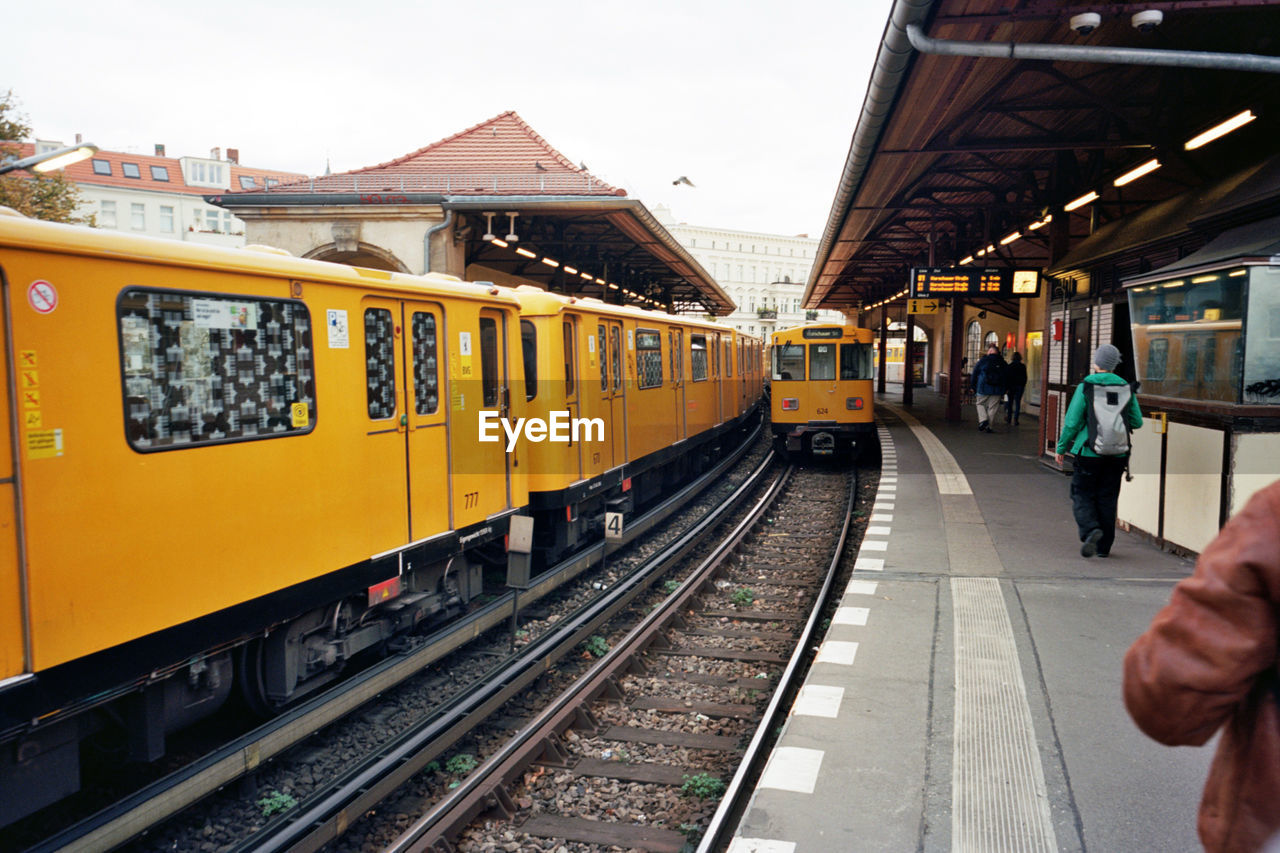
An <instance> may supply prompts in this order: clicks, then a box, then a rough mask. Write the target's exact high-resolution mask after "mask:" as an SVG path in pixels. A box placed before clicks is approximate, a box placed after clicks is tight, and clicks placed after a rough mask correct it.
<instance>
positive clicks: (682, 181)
mask: <svg viewBox="0 0 1280 853" xmlns="http://www.w3.org/2000/svg"><path fill="white" fill-rule="evenodd" d="M681 184H688V185H689V186H691V187H694V189H697V187H696V186H694V183H693V181H691V180H689V179H688V178H686V177H685V176H684V175H681V176H680V177H678V178H676V179H675V180H674V181H672V182H671V186H673V187H678V186H680V185H681Z"/></svg>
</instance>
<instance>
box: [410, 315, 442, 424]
mask: <svg viewBox="0 0 1280 853" xmlns="http://www.w3.org/2000/svg"><path fill="white" fill-rule="evenodd" d="M436 340H437V339H436V318H435V315H434V314H428V313H426V312H422V311H415V312H414V314H413V400H414V404H413V405H414V411H416V412H417V413H418V414H420V415H434V414H435V413H436V410H437V409H439V408H440V364H439V358H438V354H437V353H438V349H437V342H436Z"/></svg>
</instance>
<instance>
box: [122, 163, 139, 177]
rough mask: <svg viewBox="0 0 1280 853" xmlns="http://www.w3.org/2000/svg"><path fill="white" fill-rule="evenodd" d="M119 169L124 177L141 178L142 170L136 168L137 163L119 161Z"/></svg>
mask: <svg viewBox="0 0 1280 853" xmlns="http://www.w3.org/2000/svg"><path fill="white" fill-rule="evenodd" d="M120 171H121V172H123V173H124V176H125V177H126V178H138V179H139V180H141V178H142V170H141V169H139V168H138V164H137V163H121V164H120Z"/></svg>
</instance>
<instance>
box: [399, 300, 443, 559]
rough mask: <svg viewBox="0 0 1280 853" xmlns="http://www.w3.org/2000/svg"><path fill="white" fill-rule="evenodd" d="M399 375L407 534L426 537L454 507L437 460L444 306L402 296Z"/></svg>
mask: <svg viewBox="0 0 1280 853" xmlns="http://www.w3.org/2000/svg"><path fill="white" fill-rule="evenodd" d="M403 311H404V314H405V318H404V328H405V329H406V330H407V333H406V334H405V335H404V336H403V339H404V342H403V350H402V353H403V357H402V361H401V364H402V365H403V371H404V375H403V378H402V381H403V383H404V387H405V389H406V392H407V400H406V403H405V415H406V416H405V418H404V420H403V422H402V427H401V428H402V429H403V430H404V432H405V441H406V443H407V454H408V460H409V540H410V541H416V540H418V539H424V538H426V537H428V536H431V535H433V534H435V533H439V532H440V531H442V530H446V529H448V528H449V527H450V526H451V521H452V520H451V519H450V517H449V516H450V513H451V512H452V511H453V508H452V507H451V506H449V502H448V500H446V499H444V497H443V495H444V494H445V493H446V492H445V490H443V489H441V488H440V480H441V473H442V472H441V471H440V462H441V460H444V459H447V458H448V453H449V407H448V406H447V405H445V404H444V402H442V401H445V400H447V399H448V397H447V396H446V395H445V389H444V382H443V376H442V374H443V372H444V371H443V370H441V365H442V363H443V359H442V358H441V356H442V354H443V351H444V347H443V343H444V322H445V318H444V311H443V310H442V308H441V306H439V305H435V304H430V303H420V302H406V303H404V305H403Z"/></svg>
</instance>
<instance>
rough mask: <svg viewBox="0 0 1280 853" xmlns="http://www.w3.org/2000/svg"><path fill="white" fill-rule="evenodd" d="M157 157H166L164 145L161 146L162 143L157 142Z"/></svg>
mask: <svg viewBox="0 0 1280 853" xmlns="http://www.w3.org/2000/svg"><path fill="white" fill-rule="evenodd" d="M156 156H157V157H163V156H164V145H162V144H161V143H159V142H157V143H156Z"/></svg>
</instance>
